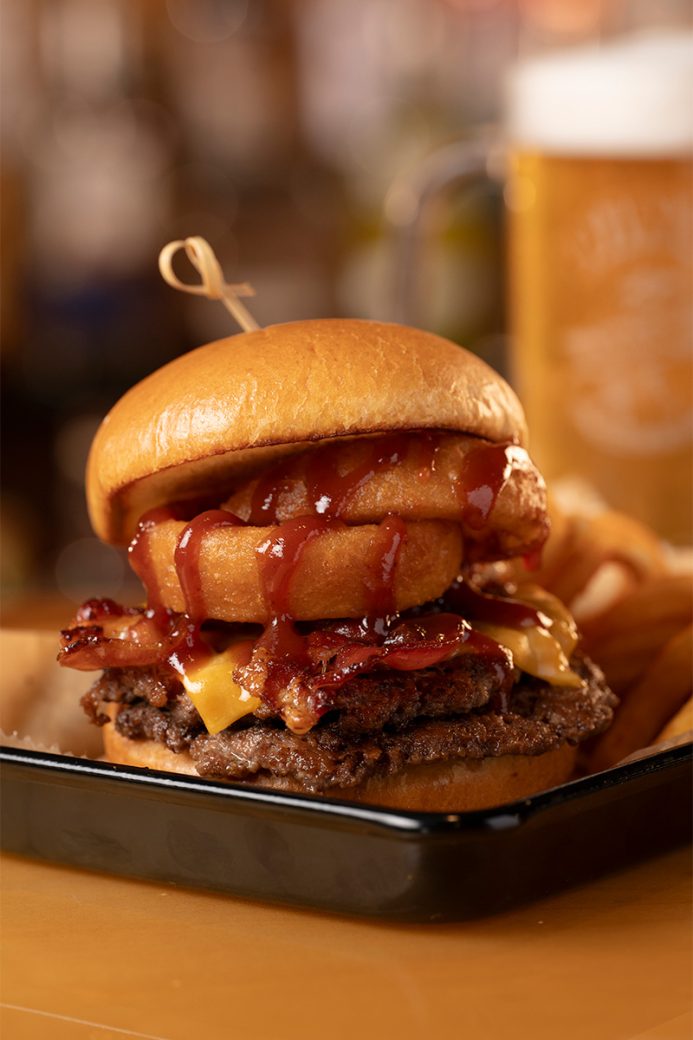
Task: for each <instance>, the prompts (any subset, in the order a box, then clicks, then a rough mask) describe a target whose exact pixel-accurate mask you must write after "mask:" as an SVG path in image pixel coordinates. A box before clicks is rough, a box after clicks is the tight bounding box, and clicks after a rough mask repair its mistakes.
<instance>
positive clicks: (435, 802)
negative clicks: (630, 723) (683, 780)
mask: <svg viewBox="0 0 693 1040" xmlns="http://www.w3.org/2000/svg"><path fill="white" fill-rule="evenodd" d="M111 714H112V713H111ZM103 739H104V749H105V755H106V758H107V759H108V761H109V762H114V763H117V764H119V765H127V766H139V767H140V768H143V769H158V770H161V771H163V772H171V773H183V774H186V775H189V776H197V775H198V773H197V770H196V769H195V764H194V762H193V759H192V757H191V756H190V755H189V754H188V753H187V752H180V753H177V752H174V751H170V750H169V749H168V748H167V747H166V746H165V745H164V744H159V743H156V742H155V741H153V740H130V739H129V738H128V737H124V736H122V735H121V734H120V733H118V731H117V730H116V728H115V726H114V725H112V724H110V723H109V724H108V725H106V726H104V729H103ZM576 757H577V748H575V747H572V746H571V745H569V744H564V745H563V746H562V747H560V748H557V749H556V750H554V751H547V752H545V753H544V754H543V755H501V756H499V757H498V758H482V759H473V758H460V759H456V760H454V761H445V762H431V763H426V764H424V765H416V766H405V768H404V769H401V770H400V771H399V772H397V773H396V774H394V775H390V776H384V777H373V778H372V779H370V780H368V781H366V782H365V783H363V784H360V785H359V786H357V787H342V788H330V789H329V790H328V791H324V792H322V793H323V794H324V795H327V796H328V797H329V798H341V799H343V800H344V801H349V802H363V803H366V804H372V805H380V806H383V807H385V808H390V809H408V810H410V811H412V812H465V811H468V810H471V809H486V808H490V807H491V806H494V805H503V804H505V803H506V802H512V801H515V800H516V799H518V798H526V797H528V796H529V795H531V794H536V793H537V792H538V791H545V790H548V789H549V788H551V787H557V786H558V785H559V784H563V783H566V781H568V780H569V779H570V778H571V777H572V776H573V774H574V771H575V762H576ZM234 783H239V784H242V783H243V782H242V781H237V780H236V781H234ZM245 785H246V786H252V787H259V788H268V789H271V790H281V791H289V792H292V793H296V794H306V793H307V792H306V791H305V789H304V788H302V787H301V785H300V784H298V783H296V782H291V781H289V780H287V779H285V778H283V777H270V776H263V778H262V780H259V781H253V782H250V781H245Z"/></svg>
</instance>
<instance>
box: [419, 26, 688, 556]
mask: <svg viewBox="0 0 693 1040" xmlns="http://www.w3.org/2000/svg"><path fill="white" fill-rule="evenodd" d="M692 99H693V36H692V35H688V34H676V35H673V34H670V35H666V36H664V35H663V36H657V37H643V38H634V39H630V40H627V41H623V42H619V43H615V44H610V45H606V46H604V47H602V48H600V49H597V48H580V49H578V50H573V51H570V52H564V53H557V54H553V55H550V56H548V57H541V58H536V59H533V60H529V61H527V62H524V63H522V64H520V65H519V66H517V67H516V68H515V69H514V70H513V72H512V74H511V76H510V78H509V83H508V89H507V100H506V118H505V130H504V135H503V155H504V164H503V165H504V177H505V187H504V198H505V201H506V209H507V217H508V220H507V234H508V248H507V255H508V265H509V266H508V286H509V312H510V333H511V339H510V369H511V378H512V381H513V382H514V385H515V387H516V389H517V391H518V393H519V395H520V397H521V399H522V402H523V404H524V407H525V410H526V413H527V419H528V423H529V429H530V434H531V450H532V454H533V456H534V458H535V460H536V462H537V464H538V465H539V467H540V469H541V470H542V471H543V472H544V474H545V475H546V477H547V478H548V479H549V480H551V479H552V478H556V477H560V476H566V475H576V476H579V477H581V478H583V479H585V480H587V481H589V482H590V483H591V484H592V485H593V486H594V487H596V489H597V490H598V491H599V492H600V493H601V495H602V496H603V497H604V498H605V499H606V500H607V501H608V502H609V503H610V504H611V505H613V506H615V507H617V508H619V509H623V510H625V511H626V512H629V513H631V514H633V515H635V516H638V517H640V518H641V519H643V520H645V521H646V522H648V523H650V524H651V525H652V526H653V527H654V528H655V529H656V530H658V531H659V532H660V533H661V534H662V535H663V536H665V537H667V538H669V539H671V540H672V541H675V542H690V541H691V535H692V530H691V527H692V519H693V518H692V507H693V491H692V478H693V310H692V307H691V288H692V287H693V219H692V214H693V161H692V160H693V107H692V104H691V102H692ZM456 149H457V150H455V147H453V148H451V149H448V150H447V152H442V153H439V156H438V158H437V160H436V159H435V157H434V160H433V161H432V162H431V164H430V166H429V169H428V171H426V170H424V171H420V172H419V174H418V177H419V181H418V183H417V184H415V189H416V191H415V193H414V194H415V204H414V205H410V212H409V215H408V219H407V220H405V221H402V223H403V224H404V225H405V228H404V246H403V250H402V254H401V257H402V265H401V274H402V279H401V282H400V290H401V293H400V298H401V299H411V298H413V291H412V286H411V285H409V286H407V284H406V279H407V278H408V279H409V281H410V282H411V281H412V280H413V273H412V272H413V271H414V270H415V263H414V260H415V242H416V236H417V234H418V232H417V228H418V224H419V221H420V217H421V213H422V211H423V208H424V206H425V203H426V200H427V198H428V197H429V196H430V194H431V193H433V192H435V191H437V190H439V188H440V187H441V186H442V185H443V184H449V183H450V182H451V181H454V180H456V179H460V180H462V181H464V180H465V179H468V178H469V177H472V176H477V175H478V173H479V172H480V170H481V169H483V167H484V165H486V166H488V163H489V155H491V156H492V155H493V149H491V150H490V151H489V149H488V147H487V146H485V145H480V144H479V143H478V142H475V143H473V144H465V143H462V144H461V145H458V146H456ZM436 161H437V165H436ZM496 165H497V164H496ZM403 294H404V295H403ZM400 316H403V315H400Z"/></svg>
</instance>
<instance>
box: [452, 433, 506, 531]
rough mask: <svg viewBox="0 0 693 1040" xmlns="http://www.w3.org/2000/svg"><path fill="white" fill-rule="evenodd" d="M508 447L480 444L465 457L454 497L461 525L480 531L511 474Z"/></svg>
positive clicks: (504, 445)
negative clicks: (461, 521) (462, 523)
mask: <svg viewBox="0 0 693 1040" xmlns="http://www.w3.org/2000/svg"><path fill="white" fill-rule="evenodd" d="M509 447H510V445H507V444H481V445H479V447H478V448H474V450H473V451H470V452H468V453H467V455H465V457H464V462H463V464H462V469H461V471H460V474H459V476H458V478H457V480H456V482H455V483H456V486H457V494H458V498H459V502H460V508H461V510H462V518H463V520H464V523H465V524H466V525H467V526H468V527H471V528H473V529H474V530H477V531H480V530H482V529H483V528H484V526H485V525H486V523H487V521H488V518H489V517H490V515H491V513H492V512H493V508H494V506H495V504H496V501H497V499H498V495H499V494H500V492H501V489H502V487H503V485H504V484H505V482H506V480H507V479H508V477H509V476H510V473H511V472H512V459H511V458H510V456H509V454H508V448H509Z"/></svg>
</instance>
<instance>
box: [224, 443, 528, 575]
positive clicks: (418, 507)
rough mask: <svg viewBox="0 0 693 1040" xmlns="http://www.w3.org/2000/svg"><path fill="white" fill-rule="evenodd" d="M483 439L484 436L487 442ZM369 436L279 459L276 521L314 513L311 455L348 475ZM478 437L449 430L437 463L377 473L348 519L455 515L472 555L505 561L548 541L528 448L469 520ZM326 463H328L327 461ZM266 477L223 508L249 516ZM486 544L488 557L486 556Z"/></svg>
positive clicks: (358, 494)
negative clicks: (477, 518) (464, 484)
mask: <svg viewBox="0 0 693 1040" xmlns="http://www.w3.org/2000/svg"><path fill="white" fill-rule="evenodd" d="M482 443H483V442H482ZM366 444H367V441H366V440H365V439H363V438H361V439H359V440H356V441H348V442H343V443H340V444H339V445H329V446H325V447H322V448H317V449H314V450H312V451H307V452H302V453H300V454H298V455H296V456H295V457H294V458H292V459H291V460H290V462H285V463H282V464H281V466H280V468H281V471H282V473H286V474H288V478H287V479H285V480H283V481H282V487H283V491H282V492H281V493H280V494H279V495H278V497H277V508H276V519H277V521H278V522H279V523H285V521H287V520H291V519H293V518H294V517H297V516H307V515H309V514H310V513H311V512H312V511H313V506H312V503H311V502H310V501H309V498H308V493H307V487H306V481H305V473H306V470H307V469H309V467H310V466H311V464H312V460H314V459H315V458H316V457H317V458H320V457H321V456H322V457H323V458H325V457H326V456H328V455H329V463H330V465H331V466H332V467H333V468H334V469H335V470H336V472H338V473H340V474H342V473H348V472H349V471H351V470H353V469H357V468H358V467H359V466H360V465H362V464H363V460H364V458H367V457H368V454H367V452H366ZM479 445H480V442H479V438H477V437H465V436H457V435H455V434H449V435H446V436H444V437H442V438H441V439H440V442H439V444H438V447H437V449H436V452H435V462H434V464H433V465H432V466H431V468H430V470H425V471H424V473H423V474H422V472H421V463H420V461H419V459H418V458H417V452H416V451H414V452H410V453H408V454H406V455H405V457H404V458H403V459H402V460H401V461H400V462H399V463H398V464H397V465H393V466H388V467H386V468H384V469H383V470H381V471H380V472H376V473H374V474H373V476H372V477H370V478H369V479H368V480H367V481H365V482H364V483H363V485H362V486H361V487H358V488H357V490H356V491H355V492H354V494H353V495H352V496H351V497H350V499H349V501H348V502H347V504H346V506H345V507H344V508H343V509H342V510H341V511H340V514H339V515H340V518H341V519H342V520H344V521H345V522H346V523H349V524H372V523H379V522H380V521H381V520H382V519H383V518H384V517H385V516H388V515H389V514H394V515H395V516H400V517H402V519H404V520H452V521H454V522H456V523H460V524H461V525H462V528H463V530H464V537H465V543H466V544H467V545H469V544H470V543H476V546H475V559H477V558H478V559H487V558H488V559H493V560H497V559H501V558H504V557H512V556H521V555H523V554H526V553H529V552H531V551H533V550H535V549H537V548H539V547H540V546H541V545H543V543H544V541H545V540H546V535H547V533H548V521H547V518H546V485H545V484H544V480H543V477H542V476H541V474H540V473H539V472H538V470H537V469H536V467H535V466H534V464H533V463H532V461H531V459H530V458H529V456H528V455H527V452H526V451H525V450H524V448H512V449H508V453H507V454H508V456H509V458H510V459H511V465H512V469H511V472H510V474H509V476H508V477H507V479H506V481H505V483H504V484H503V486H502V487H501V489H500V492H499V494H498V497H497V500H496V501H495V504H494V506H493V509H492V510H491V512H490V515H489V516H488V518H487V521H486V523H485V524H484V526H483V528H482V529H481V530H480V529H479V527H478V526H473V525H472V524H470V523H468V522H467V520H466V518H465V515H464V511H463V509H462V506H461V499H460V493H459V491H458V481H459V480H460V478H461V476H462V474H463V472H464V464H465V461H466V459H467V458H468V456H469V455H470V454H472V453H473V452H475V451H478V449H479ZM323 465H324V463H323ZM260 479H261V478H258V477H254V478H252V479H251V480H249V481H247V482H246V483H244V484H242V485H241V486H240V487H239V488H238V489H237V490H236V491H235V492H234V494H232V495H231V496H230V498H229V499H228V500H227V501H226V502H224V503H223V505H222V508H223V509H228V510H230V511H231V512H232V513H235V514H236V516H239V517H240V518H241V519H242V520H245V521H247V520H249V519H250V515H251V504H252V502H253V498H254V495H255V493H256V489H257V486H258V482H259V480H260ZM485 548H486V550H487V552H488V556H486V555H485V553H484V549H485Z"/></svg>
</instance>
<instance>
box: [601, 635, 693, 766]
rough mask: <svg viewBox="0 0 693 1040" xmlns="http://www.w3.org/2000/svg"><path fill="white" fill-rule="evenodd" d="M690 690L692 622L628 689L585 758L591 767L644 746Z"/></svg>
mask: <svg viewBox="0 0 693 1040" xmlns="http://www.w3.org/2000/svg"><path fill="white" fill-rule="evenodd" d="M691 692H693V625H687V626H686V627H685V628H683V629H682V630H681V631H679V632H678V633H677V634H676V635H675V636H673V638H671V639H670V640H669V641H668V642H667V643H666V645H665V646H664V648H663V649H662V650H661V651H660V653H659V654H658V655H657V657H656V658H655V659H654V660H653V661H652V662H651V664H650V666H649V667H648V668H647V669H646V670H645V672H644V673H643V675H642V676H641V678H640V679H639V680H638V682H637V683H636V684H635V686H634V687H633V688H632V689H631V690H629V692H628V695H627V698H626V699H625V701H624V703H623V704H622V706H621V708H620V710H619V712H618V714H617V716H616V719H615V721H614V723H613V724H612V726H611V728H610V729H608V730H607V731H606V733H605V734H604V735H603V736H602V737H600V738H599V740H598V741H597V743H596V744H595V746H594V748H593V750H592V753H591V755H590V758H589V767H590V769H592V770H600V769H609V768H610V767H611V766H613V765H616V763H617V762H620V761H621V759H623V758H626V757H627V756H628V755H630V754H632V752H633V751H636V750H637V749H638V748H641V747H645V746H646V745H647V744H649V743H650V742H651V741H652V740H653V739H654V738H655V737H656V736H657V734H658V733H659V732H660V730H661V729H662V727H663V726H664V725H665V723H666V722H667V720H668V719H670V718H671V716H672V715H675V714H676V712H678V711H679V710H680V708H681V707H682V705H683V704H684V703H685V702H686V700H687V699H688V698H689V697H690V696H691Z"/></svg>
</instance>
